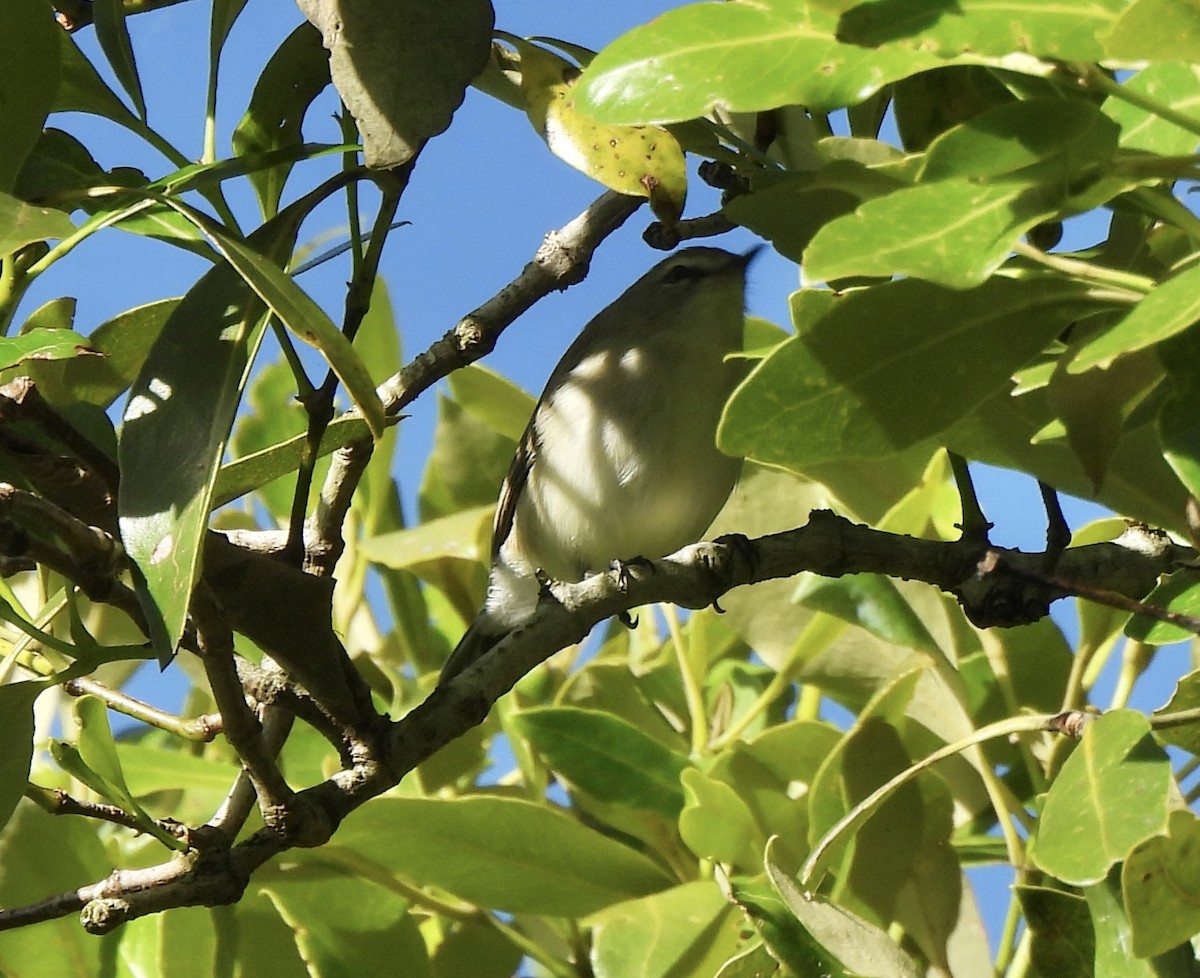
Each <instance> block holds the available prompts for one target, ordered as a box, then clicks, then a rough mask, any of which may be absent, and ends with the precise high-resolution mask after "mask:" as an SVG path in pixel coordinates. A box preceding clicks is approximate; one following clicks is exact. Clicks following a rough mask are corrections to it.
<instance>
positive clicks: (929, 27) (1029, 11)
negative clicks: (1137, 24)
mask: <svg viewBox="0 0 1200 978" xmlns="http://www.w3.org/2000/svg"><path fill="white" fill-rule="evenodd" d="M1123 6H1124V0H1088V2H1086V3H1080V4H1067V5H1055V4H1045V3H1039V2H1038V0H1016V2H1013V0H957V2H956V3H954V4H953V5H941V4H939V5H937V6H931V5H930V4H929V3H928V0H890V2H888V3H885V4H878V3H862V4H858V5H856V6H854V7H853V9H851V10H848V11H847V12H846V13H845V14H844V15H843V16H842V18H841V20H840V21H839V23H838V35H839V36H840V37H842V38H845V39H846V40H848V41H851V42H853V43H855V44H868V45H874V44H885V43H891V42H894V43H895V44H896V45H897V46H900V47H911V48H914V49H917V50H936V51H937V53H938V54H939V55H941V56H943V57H950V56H953V55H956V54H960V53H962V52H964V51H970V52H972V53H978V54H990V55H1005V54H1008V53H1010V52H1012V51H1021V52H1026V53H1028V54H1034V55H1038V56H1040V57H1047V58H1061V59H1063V60H1076V61H1096V60H1098V59H1099V58H1100V57H1102V55H1103V50H1102V48H1101V47H1100V44H1099V42H1098V41H1097V40H1096V34H1097V32H1099V31H1102V30H1104V29H1105V28H1107V27H1109V26H1110V25H1111V24H1112V23H1113V21H1114V20H1115V15H1116V14H1117V13H1118V12H1119V11H1120V9H1121V8H1122V7H1123Z"/></svg>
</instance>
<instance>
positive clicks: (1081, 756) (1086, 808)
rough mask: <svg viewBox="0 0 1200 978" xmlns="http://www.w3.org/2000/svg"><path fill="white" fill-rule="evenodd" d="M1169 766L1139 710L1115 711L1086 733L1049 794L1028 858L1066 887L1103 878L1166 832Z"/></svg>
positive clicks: (1170, 782) (1169, 778)
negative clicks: (1142, 845)
mask: <svg viewBox="0 0 1200 978" xmlns="http://www.w3.org/2000/svg"><path fill="white" fill-rule="evenodd" d="M1171 784H1172V780H1171V762H1170V760H1169V759H1168V758H1167V755H1166V754H1165V753H1164V752H1163V749H1162V748H1161V747H1159V746H1158V744H1156V743H1155V742H1154V738H1153V737H1152V736H1151V734H1150V725H1149V724H1148V723H1147V722H1146V718H1145V717H1144V716H1143V715H1142V714H1140V713H1134V712H1133V711H1131V710H1116V711H1114V712H1112V713H1107V714H1105V715H1104V716H1102V717H1100V718H1099V719H1097V720H1096V721H1094V722H1093V723H1091V724H1089V725H1088V727H1087V728H1086V729H1085V730H1084V733H1083V738H1082V740H1081V741H1080V744H1079V746H1078V747H1077V748H1076V749H1075V752H1074V753H1073V754H1072V755H1071V756H1070V757H1069V758H1067V762H1066V763H1065V764H1064V765H1063V767H1062V770H1061V771H1060V772H1059V774H1058V777H1057V778H1055V780H1054V784H1052V785H1051V786H1050V791H1049V793H1048V794H1047V796H1046V804H1045V807H1044V808H1043V810H1042V817H1041V820H1040V821H1039V823H1038V831H1037V838H1036V842H1035V845H1034V847H1033V849H1032V853H1031V854H1032V858H1033V861H1034V862H1035V863H1036V864H1037V865H1038V867H1040V868H1041V869H1043V870H1045V871H1046V872H1047V873H1049V874H1050V875H1052V876H1056V877H1058V878H1059V879H1060V880H1063V881H1064V882H1066V883H1074V884H1077V885H1083V884H1087V883H1096V882H1098V881H1100V880H1103V879H1104V877H1105V876H1106V875H1107V873H1108V871H1109V869H1110V868H1111V867H1112V866H1113V865H1114V864H1115V863H1117V862H1120V861H1121V860H1122V859H1124V858H1125V857H1126V855H1127V854H1128V853H1129V851H1130V849H1132V848H1133V847H1134V846H1136V845H1137V844H1138V843H1140V842H1143V841H1145V840H1146V839H1148V838H1149V837H1150V836H1153V835H1159V834H1161V833H1163V832H1165V831H1166V829H1167V801H1168V796H1169V794H1170V790H1171Z"/></svg>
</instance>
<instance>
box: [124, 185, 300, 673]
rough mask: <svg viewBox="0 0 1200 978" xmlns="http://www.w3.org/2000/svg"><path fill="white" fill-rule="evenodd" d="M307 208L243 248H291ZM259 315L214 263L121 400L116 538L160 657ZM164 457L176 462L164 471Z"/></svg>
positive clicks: (191, 573) (193, 564) (175, 637)
mask: <svg viewBox="0 0 1200 978" xmlns="http://www.w3.org/2000/svg"><path fill="white" fill-rule="evenodd" d="M308 206H310V205H309V204H307V203H304V202H298V208H299V209H298V210H297V209H289V210H285V211H284V212H283V213H281V214H280V215H279V217H277V218H275V219H274V220H273V221H271V222H270V223H268V224H266V225H264V226H263V227H261V228H259V230H258V231H256V232H255V233H254V234H253V235H251V237H250V240H249V242H248V243H247V245H246V246H243V248H242V250H243V251H246V250H249V249H250V248H254V247H262V248H265V249H268V250H271V251H276V250H278V251H280V252H286V251H290V250H291V246H292V244H293V243H294V241H295V235H296V232H297V225H298V222H299V220H300V219H301V217H302V216H303V213H304V212H305V211H306V208H307V207H308ZM280 274H282V273H280ZM265 322H266V310H265V308H264V307H263V304H262V302H261V301H260V300H259V299H258V296H257V295H255V294H254V293H253V292H252V291H251V289H250V288H249V287H248V285H247V283H246V281H245V280H244V279H243V278H242V276H241V275H239V274H238V273H237V272H236V271H235V270H234V269H233V268H232V267H231V266H229V265H224V264H222V265H218V266H217V267H216V268H213V269H211V270H210V271H209V272H208V273H207V274H205V275H204V276H203V277H202V278H201V279H200V281H199V282H197V283H196V284H195V285H194V286H193V287H192V288H191V290H190V291H189V292H188V294H187V295H186V296H184V297H183V299H182V300H181V301H180V302H179V304H178V305H176V306H175V307H174V309H172V311H171V313H170V315H169V316H168V318H167V320H166V322H165V323H164V324H163V326H162V329H161V334H160V336H159V338H158V340H157V342H155V343H154V345H153V347H152V348H151V349H150V352H149V354H148V356H147V357H146V359H145V361H144V363H143V364H142V368H141V372H140V374H139V375H138V378H137V380H136V382H135V383H134V385H133V389H132V392H131V394H130V398H129V401H128V404H127V405H126V408H125V415H124V422H123V424H122V427H121V433H120V441H119V453H118V458H119V460H120V464H121V493H120V499H119V512H120V525H121V538H122V542H123V543H124V545H125V549H126V552H127V553H128V554H129V556H130V558H131V559H132V560H133V561H134V563H135V565H136V567H137V569H138V572H139V574H140V576H141V579H140V580H137V586H138V589H139V597H140V598H141V599H142V604H143V608H144V609H145V611H146V614H147V617H148V619H149V621H150V622H151V628H152V631H153V635H152V638H153V642H154V647H155V651H156V652H157V654H158V656H159V661H160V662H161V663H164V664H165V663H166V662H168V661H170V658H171V656H172V655H173V654H174V648H175V644H176V643H177V642H178V641H179V636H180V635H181V634H182V633H183V627H184V621H185V619H186V616H187V607H188V602H189V600H190V597H191V592H192V586H193V584H194V583H195V579H196V575H197V573H198V570H199V558H200V543H201V540H202V539H203V536H204V533H205V531H206V530H207V526H208V513H209V510H210V508H211V500H212V492H213V486H214V482H215V479H216V473H217V469H218V467H219V466H220V462H221V458H222V456H223V454H224V449H225V442H226V439H227V438H228V435H229V427H230V424H231V423H232V420H233V416H234V413H235V412H236V410H237V405H238V403H239V401H240V400H241V392H242V388H243V386H244V385H245V383H246V378H247V376H248V374H249V368H250V364H251V362H252V361H253V357H254V352H255V351H256V350H257V348H258V344H259V342H260V340H261V338H262V330H263V326H264V324H265ZM164 458H170V459H172V460H174V462H175V463H176V464H174V465H173V466H172V467H171V468H169V469H167V470H164V468H163V464H162V460H163V459H164Z"/></svg>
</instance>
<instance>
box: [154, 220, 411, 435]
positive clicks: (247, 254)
mask: <svg viewBox="0 0 1200 978" xmlns="http://www.w3.org/2000/svg"><path fill="white" fill-rule="evenodd" d="M161 200H162V202H163V203H166V204H168V205H169V206H170V207H172V208H174V209H175V210H176V211H178V212H179V213H180V214H182V215H183V216H184V217H186V218H187V219H188V220H189V221H191V222H192V223H193V224H195V225H196V227H198V228H199V229H200V230H201V231H203V232H204V234H205V235H206V236H207V237H208V238H209V239H210V240H211V241H212V242H213V244H214V245H216V246H217V249H218V250H219V251H220V252H221V254H222V255H224V256H225V258H226V259H227V260H228V262H229V264H230V265H231V266H232V267H233V268H234V269H235V270H236V271H237V273H238V275H240V276H241V277H242V278H243V279H244V280H245V282H246V284H247V285H249V286H250V288H252V289H253V290H254V291H255V292H256V293H258V295H259V297H260V298H261V299H262V300H263V302H265V303H266V304H267V306H268V307H269V308H270V310H271V312H273V313H275V315H276V316H278V317H279V320H280V322H282V323H283V324H284V325H285V326H286V327H287V328H288V329H289V330H291V331H292V332H293V333H294V334H295V335H296V336H297V337H299V338H300V339H302V340H303V341H304V342H305V343H309V344H311V345H312V346H315V347H316V348H317V349H318V350H320V351H321V353H322V354H323V355H324V357H325V359H326V361H327V362H328V363H329V366H330V367H331V368H333V372H334V373H335V374H337V376H338V379H339V380H340V381H341V382H342V383H343V384H344V385H345V387H346V392H347V393H348V394H349V395H350V397H351V398H353V400H354V403H355V404H356V405H357V406H358V408H359V409H360V410H361V411H362V413H363V417H364V418H365V419H366V422H367V425H368V427H369V428H370V429H371V433H372V434H373V435H374V436H375V437H376V438H379V437H380V436H381V435H382V434H383V429H384V427H385V426H386V423H387V422H386V421H385V419H384V416H383V404H382V402H381V401H380V400H379V395H378V394H377V393H376V392H375V384H374V383H373V381H372V380H371V375H370V374H369V373H368V372H367V368H366V366H365V365H364V364H363V362H362V360H361V358H360V357H359V356H358V354H357V353H355V352H354V347H352V346H351V345H350V341H349V340H348V339H347V338H346V336H345V334H344V333H342V331H341V330H340V329H338V328H337V326H335V325H334V324H333V321H332V320H331V319H330V318H329V316H328V315H327V314H326V313H325V311H324V310H323V309H322V308H321V307H320V306H318V305H317V304H316V303H315V302H313V300H312V299H311V298H310V297H309V296H308V294H307V293H306V292H305V291H304V290H303V289H301V288H300V287H299V286H298V285H297V284H296V283H295V282H294V281H293V280H292V278H291V276H289V275H288V274H287V272H285V271H284V270H283V269H282V268H281V267H280V266H279V264H278V263H277V262H274V261H272V260H271V259H270V258H268V257H267V256H266V255H264V254H262V253H261V252H259V251H257V250H256V249H255V248H254V246H253V244H251V243H248V242H243V241H241V240H239V239H238V238H235V237H234V236H233V235H230V234H228V233H227V232H226V231H225V230H224V229H223V228H222V227H221V226H220V225H219V224H217V222H216V221H213V220H212V219H211V218H209V217H207V216H205V215H204V214H202V213H201V212H200V211H197V210H195V209H193V208H191V207H188V206H187V205H185V204H182V203H180V202H179V201H176V200H174V199H173V198H169V197H163V198H161Z"/></svg>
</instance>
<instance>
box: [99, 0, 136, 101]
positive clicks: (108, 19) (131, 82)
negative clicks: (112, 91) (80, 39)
mask: <svg viewBox="0 0 1200 978" xmlns="http://www.w3.org/2000/svg"><path fill="white" fill-rule="evenodd" d="M92 11H93V14H94V17H95V25H96V39H97V40H98V41H99V42H100V47H101V49H102V50H103V51H104V56H105V57H106V58H107V59H108V63H109V64H110V65H111V66H112V70H113V74H114V75H116V76H117V81H119V82H120V83H121V87H122V88H124V89H125V91H126V92H128V93H129V97H130V98H131V99H132V100H133V107H134V108H135V109H136V110H137V114H138V115H139V116H140V117H141V119H142V121H143V122H144V121H145V119H146V99H145V96H143V95H142V82H141V79H140V78H139V77H138V70H137V60H136V59H135V58H134V56H133V44H132V42H131V41H130V39H129V29H128V27H127V26H126V25H125V3H124V0H93V2H92Z"/></svg>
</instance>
